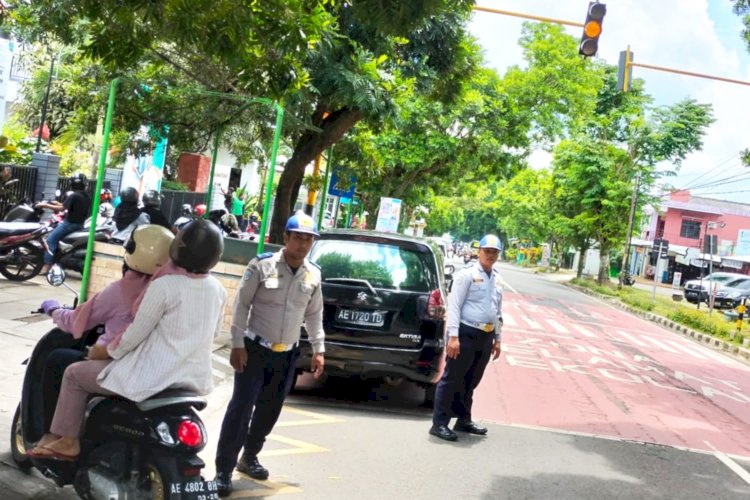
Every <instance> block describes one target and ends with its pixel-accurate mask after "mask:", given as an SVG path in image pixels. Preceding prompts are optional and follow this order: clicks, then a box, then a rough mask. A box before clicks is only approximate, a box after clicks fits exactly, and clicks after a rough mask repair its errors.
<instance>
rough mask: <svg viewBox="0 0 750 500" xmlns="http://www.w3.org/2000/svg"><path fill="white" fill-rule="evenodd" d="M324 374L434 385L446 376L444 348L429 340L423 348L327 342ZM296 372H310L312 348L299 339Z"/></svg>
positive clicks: (304, 340) (440, 343) (440, 344)
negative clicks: (401, 379)
mask: <svg viewBox="0 0 750 500" xmlns="http://www.w3.org/2000/svg"><path fill="white" fill-rule="evenodd" d="M325 346H326V352H325V371H326V372H327V373H329V374H332V375H344V376H347V375H348V376H359V377H366V378H371V377H372V378H374V377H403V378H405V379H407V380H411V381H413V382H417V383H420V384H435V383H437V381H438V380H439V379H440V377H441V375H442V374H443V367H444V365H445V361H444V349H445V348H444V345H443V343H442V342H439V343H438V342H435V341H427V342H425V343H424V345H423V346H422V348H421V349H389V348H383V347H373V346H367V345H358V344H344V343H339V342H329V341H326V344H325ZM299 348H300V356H299V358H298V360H297V370H298V371H305V370H309V369H310V360H311V359H312V348H311V347H310V343H309V342H308V341H307V339H304V338H303V339H300V344H299Z"/></svg>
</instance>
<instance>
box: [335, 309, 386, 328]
mask: <svg viewBox="0 0 750 500" xmlns="http://www.w3.org/2000/svg"><path fill="white" fill-rule="evenodd" d="M336 321H338V322H339V323H347V324H350V325H358V326H377V327H380V326H383V325H384V324H385V311H358V310H357V309H343V308H340V309H339V312H338V313H337V314H336Z"/></svg>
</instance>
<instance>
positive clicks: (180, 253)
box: [169, 219, 224, 274]
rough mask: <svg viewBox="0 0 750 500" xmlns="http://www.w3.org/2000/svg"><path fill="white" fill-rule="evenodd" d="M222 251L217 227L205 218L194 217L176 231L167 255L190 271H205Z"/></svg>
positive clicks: (214, 263)
mask: <svg viewBox="0 0 750 500" xmlns="http://www.w3.org/2000/svg"><path fill="white" fill-rule="evenodd" d="M223 252H224V239H223V238H222V237H221V231H220V230H219V227H218V226H217V225H216V224H214V223H213V222H211V221H209V220H206V219H195V220H192V221H190V222H188V223H187V224H185V225H184V226H183V227H182V229H180V230H179V231H178V232H177V236H175V239H174V241H173V242H172V245H171V246H170V247H169V256H170V257H171V258H172V262H174V263H175V264H176V265H178V266H180V267H182V268H183V269H186V270H187V271H189V272H191V273H200V274H203V273H207V272H208V271H210V270H211V268H213V267H214V266H215V265H216V263H217V262H219V259H220V258H221V254H222V253H223Z"/></svg>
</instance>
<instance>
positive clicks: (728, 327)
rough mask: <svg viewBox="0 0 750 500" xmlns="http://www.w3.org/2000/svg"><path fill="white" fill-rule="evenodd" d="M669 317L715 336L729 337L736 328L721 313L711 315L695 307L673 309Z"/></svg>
mask: <svg viewBox="0 0 750 500" xmlns="http://www.w3.org/2000/svg"><path fill="white" fill-rule="evenodd" d="M667 317H668V318H669V319H671V320H672V321H677V322H678V323H681V324H683V325H686V326H689V327H691V328H694V329H696V330H700V331H702V332H706V333H708V334H709V335H712V336H715V337H722V338H727V337H729V332H731V331H734V329H735V327H734V324H733V323H728V322H727V321H726V320H725V319H724V318H722V317H721V315H719V314H715V315H712V316H709V315H708V314H706V313H705V312H704V311H698V310H695V309H686V308H683V309H678V310H676V311H671V312H670V313H669V314H668V315H667Z"/></svg>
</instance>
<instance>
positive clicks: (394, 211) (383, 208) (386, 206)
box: [375, 198, 401, 233]
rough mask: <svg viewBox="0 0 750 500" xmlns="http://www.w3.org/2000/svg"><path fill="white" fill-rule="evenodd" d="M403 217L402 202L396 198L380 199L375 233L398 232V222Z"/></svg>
mask: <svg viewBox="0 0 750 500" xmlns="http://www.w3.org/2000/svg"><path fill="white" fill-rule="evenodd" d="M400 215H401V200H398V199H396V198H380V210H378V218H377V221H376V222H375V231H383V232H386V233H395V232H398V220H399V216H400Z"/></svg>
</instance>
